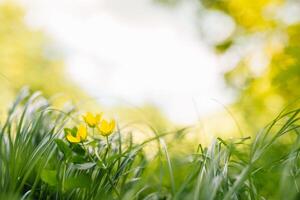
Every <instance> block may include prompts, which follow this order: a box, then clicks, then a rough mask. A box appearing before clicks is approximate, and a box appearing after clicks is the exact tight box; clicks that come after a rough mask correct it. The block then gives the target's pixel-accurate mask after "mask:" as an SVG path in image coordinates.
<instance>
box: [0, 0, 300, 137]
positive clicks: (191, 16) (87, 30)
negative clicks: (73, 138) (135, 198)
mask: <svg viewBox="0 0 300 200" xmlns="http://www.w3.org/2000/svg"><path fill="white" fill-rule="evenodd" d="M24 85H27V86H29V87H30V89H32V90H41V91H42V92H43V94H44V95H45V96H46V97H49V98H51V99H52V100H53V101H54V102H55V104H56V105H57V106H60V105H63V104H64V103H66V102H68V101H71V102H72V103H74V104H75V105H77V106H78V107H79V108H80V109H85V110H92V111H93V110H97V111H98V110H105V111H108V112H112V113H114V115H116V117H117V118H118V119H120V120H124V121H126V122H128V123H129V122H136V121H141V122H143V121H144V122H147V123H150V124H151V126H153V127H155V128H157V129H159V130H168V129H170V127H171V128H172V127H177V126H188V125H193V126H194V127H197V128H198V129H197V130H198V131H196V132H195V133H197V135H198V136H200V138H202V139H203V138H204V139H205V140H206V139H209V138H212V137H215V136H219V135H222V136H226V137H232V136H236V135H242V136H248V135H251V134H253V133H255V132H256V131H258V130H259V129H260V128H262V127H263V126H264V125H265V124H266V123H267V122H269V121H270V120H271V119H273V118H274V117H275V116H276V114H278V113H279V112H280V111H282V109H284V108H285V107H286V106H289V108H291V107H296V106H297V105H299V103H298V98H299V97H300V90H299V88H298V87H299V86H300V1H299V0H260V1H251V0H18V1H17V0H16V1H8V0H0V91H1V98H0V106H1V110H0V111H1V113H0V114H1V115H3V113H4V111H5V110H6V109H7V105H8V104H9V102H10V101H11V100H12V99H13V98H14V96H15V95H16V93H17V92H18V91H19V89H20V88H22V87H23V86H24Z"/></svg>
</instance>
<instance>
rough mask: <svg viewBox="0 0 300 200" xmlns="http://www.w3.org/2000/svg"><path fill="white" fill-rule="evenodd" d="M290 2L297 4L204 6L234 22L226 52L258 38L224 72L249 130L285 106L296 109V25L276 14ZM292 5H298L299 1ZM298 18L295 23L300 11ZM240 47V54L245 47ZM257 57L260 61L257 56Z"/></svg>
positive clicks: (229, 1)
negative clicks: (235, 94) (253, 44)
mask: <svg viewBox="0 0 300 200" xmlns="http://www.w3.org/2000/svg"><path fill="white" fill-rule="evenodd" d="M205 2H206V1H204V4H205ZM292 3H295V2H293V1H283V0H263V1H247V0H226V1H210V2H209V3H206V5H207V7H208V8H212V7H215V8H218V9H221V10H222V11H224V12H225V13H227V14H228V15H230V16H231V17H232V18H233V19H234V20H235V22H236V24H237V30H238V31H235V33H234V34H233V35H232V36H231V38H230V39H229V40H230V41H231V44H230V46H229V47H228V48H227V49H226V50H225V52H226V51H230V50H232V49H234V48H235V47H236V46H239V45H240V41H241V38H243V40H244V41H246V43H247V42H248V43H251V42H252V41H253V40H251V39H253V38H258V42H257V44H256V47H255V48H254V49H253V50H252V51H250V52H247V51H246V48H245V52H247V53H245V54H244V55H243V56H242V58H241V59H240V61H239V63H238V64H237V65H236V66H234V67H233V68H232V69H231V70H229V71H228V72H227V73H225V79H226V80H227V83H228V85H229V86H231V87H232V88H233V89H234V90H235V91H236V92H237V94H238V101H237V103H236V105H234V106H235V107H236V108H238V110H240V111H241V113H242V114H243V116H244V120H245V123H246V124H247V125H248V128H250V129H257V128H259V127H262V126H263V125H264V124H265V123H267V122H268V121H269V119H271V118H273V117H274V116H275V115H276V114H278V113H279V112H280V111H282V109H284V107H285V106H287V105H288V104H292V103H295V104H294V106H297V105H299V103H297V99H298V98H300V90H299V89H298V86H299V85H300V23H299V21H298V22H297V21H294V22H293V23H290V22H287V21H285V20H284V19H283V17H282V16H280V14H282V13H283V15H286V14H287V12H289V11H290V10H289V9H291V7H292V6H290V7H288V6H287V5H289V4H292ZM294 6H300V4H299V2H298V3H296V4H295V5H294ZM284 8H285V9H284ZM287 8H289V9H287ZM298 15H299V16H298V19H299V17H300V13H298ZM294 17H295V16H294ZM226 42H228V40H227V41H225V44H226ZM218 45H220V44H218ZM218 45H216V47H217V48H218ZM246 45H247V44H246ZM240 47H241V48H240V50H241V49H242V48H243V47H244V46H243V45H240ZM258 54H260V55H261V57H257V55H258ZM255 56H256V57H255ZM263 62H265V63H263ZM257 63H260V65H259V64H257ZM257 65H258V66H257Z"/></svg>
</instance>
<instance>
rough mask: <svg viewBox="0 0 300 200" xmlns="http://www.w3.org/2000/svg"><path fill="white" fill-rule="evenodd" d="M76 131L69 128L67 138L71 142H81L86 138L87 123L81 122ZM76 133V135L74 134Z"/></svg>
mask: <svg viewBox="0 0 300 200" xmlns="http://www.w3.org/2000/svg"><path fill="white" fill-rule="evenodd" d="M73 130H74V132H75V133H74V132H73V133H72V130H67V136H66V138H67V140H68V141H69V142H71V143H79V142H81V141H84V140H86V138H87V130H86V127H85V125H83V124H81V125H80V126H79V127H78V128H75V129H73ZM74 135H75V136H74Z"/></svg>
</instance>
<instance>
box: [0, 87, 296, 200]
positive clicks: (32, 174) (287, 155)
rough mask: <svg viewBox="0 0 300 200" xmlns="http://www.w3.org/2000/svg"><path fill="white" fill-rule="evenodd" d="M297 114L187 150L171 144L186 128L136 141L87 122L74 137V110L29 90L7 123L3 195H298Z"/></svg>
mask: <svg viewBox="0 0 300 200" xmlns="http://www.w3.org/2000/svg"><path fill="white" fill-rule="evenodd" d="M299 112H300V109H296V110H291V111H287V110H286V111H283V112H282V113H280V114H279V115H278V116H277V117H276V118H275V119H274V120H272V121H270V123H269V124H267V125H266V126H265V127H264V128H262V129H261V131H260V132H258V133H257V134H255V133H249V134H248V136H247V137H245V138H236V139H231V140H223V139H221V138H216V139H215V140H214V141H213V142H212V143H211V145H209V146H207V147H204V146H201V144H195V147H194V149H195V151H194V152H189V153H187V154H184V155H183V154H177V153H176V151H174V150H173V149H174V147H173V148H172V149H170V148H168V147H169V146H170V145H171V146H172V143H174V138H173V137H170V136H174V137H179V136H180V135H182V138H181V139H180V140H182V142H184V139H183V138H184V133H185V132H186V131H187V129H185V128H183V129H180V130H177V131H174V132H167V133H160V132H156V131H155V130H153V137H150V138H148V139H146V140H144V141H140V142H137V143H134V142H133V137H134V136H133V135H132V134H122V130H120V129H119V128H118V126H116V127H115V129H114V131H113V132H112V133H111V134H110V135H108V136H102V135H99V134H97V133H95V132H94V129H93V128H88V129H87V131H88V136H87V137H86V138H84V139H83V137H78V138H79V140H80V142H70V141H69V140H68V139H67V137H66V135H67V134H68V133H69V131H71V129H67V128H70V127H72V126H77V125H78V124H80V123H82V121H83V120H82V119H81V118H78V117H77V115H76V110H75V109H74V108H73V107H66V108H65V109H63V110H57V109H54V108H52V106H51V104H50V103H49V101H47V100H46V99H45V98H43V97H42V96H41V95H40V94H39V93H35V94H29V92H28V91H27V90H23V91H22V92H21V93H20V94H19V96H18V97H17V98H16V100H15V102H14V103H13V104H12V106H11V108H10V109H9V111H8V114H7V117H6V119H5V120H4V121H3V122H1V127H0V192H1V194H0V199H22V200H25V199H72V200H74V199H128V200H131V199H177V200H182V199H195V200H196V199H204V200H209V199H225V200H231V199H242V200H245V199H299V198H300V193H299V184H300V182H299V180H300V179H299V172H300V168H299V164H300V162H299V161H300V159H299V150H300V137H299V133H300V128H299ZM74 130H75V129H74ZM76 131H77V133H78V130H76ZM76 131H75V132H76ZM95 134H96V135H95ZM73 136H74V137H76V133H75V135H74V134H73ZM170 138H173V139H170ZM81 139H82V140H81ZM177 142H178V141H177ZM173 145H174V144H173ZM146 147H147V149H149V148H150V149H151V151H152V153H151V154H152V156H149V155H148V153H147V152H148V151H149V150H147V151H146V150H145V148H146ZM175 149H176V148H175Z"/></svg>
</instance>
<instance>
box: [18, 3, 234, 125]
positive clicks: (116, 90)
mask: <svg viewBox="0 0 300 200" xmlns="http://www.w3.org/2000/svg"><path fill="white" fill-rule="evenodd" d="M22 2H23V3H24V5H25V6H26V8H27V12H28V14H27V21H28V23H29V24H30V25H32V26H34V27H37V28H41V29H42V30H43V31H45V32H46V33H47V34H48V35H49V36H50V37H51V38H52V39H53V41H54V42H55V44H56V46H57V47H58V48H59V49H60V50H61V51H62V52H63V53H64V56H65V57H64V59H65V61H66V65H67V72H68V73H69V74H70V75H71V77H72V78H73V79H74V80H75V81H76V82H78V83H79V84H80V85H81V87H82V88H84V89H86V90H87V91H88V92H89V94H90V95H92V96H93V97H95V98H97V99H98V100H99V102H100V103H102V104H105V105H113V104H115V103H119V102H120V99H123V100H124V101H126V102H130V103H132V104H135V105H137V106H138V105H142V104H143V103H145V102H152V103H154V104H156V105H158V106H160V107H161V108H162V110H163V111H164V113H165V114H166V115H167V116H168V117H169V118H170V119H171V120H173V121H175V122H179V123H193V122H195V121H196V120H197V116H198V114H200V116H203V115H204V114H207V113H208V112H211V111H213V110H216V109H219V108H220V104H218V103H216V101H215V100H217V101H218V102H221V103H222V104H226V103H228V102H229V101H230V97H229V95H228V92H227V91H226V90H225V89H224V84H223V82H222V75H221V71H222V70H221V69H220V64H219V60H218V57H217V55H215V53H214V52H213V51H212V50H211V49H209V48H208V47H207V45H205V43H204V42H203V41H202V40H201V37H200V35H199V31H197V26H196V22H197V21H196V17H195V13H196V11H197V8H198V7H197V6H196V5H194V4H192V3H189V4H184V5H182V6H180V7H178V8H176V9H171V8H166V7H162V6H157V5H154V4H153V3H152V2H151V1H150V0H102V1H101V0H22ZM187 2H192V1H187ZM206 16H208V17H207V20H206V21H205V23H209V24H211V23H213V24H215V25H214V26H211V27H213V30H212V31H213V32H214V33H219V34H217V35H216V34H215V35H213V34H207V33H206V32H204V34H203V36H205V37H206V38H208V39H209V40H218V39H219V38H218V37H220V36H221V37H222V35H224V34H225V35H226V34H230V31H232V30H233V25H232V23H230V21H229V22H228V19H227V21H226V19H224V20H225V21H224V23H223V22H220V23H215V21H216V19H215V18H214V16H211V15H209V14H208V15H206ZM205 23H204V25H205ZM208 26H209V25H208ZM224 26H227V29H226V28H224ZM228 27H230V28H229V29H228ZM222 31H223V33H222V34H221V35H220V33H221V32H222ZM226 31H227V32H226ZM214 99H215V100H214ZM196 110H197V111H198V112H199V113H197V111H196Z"/></svg>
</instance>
